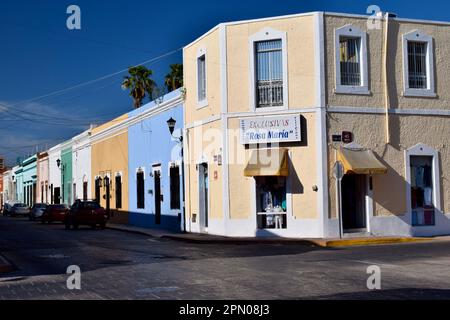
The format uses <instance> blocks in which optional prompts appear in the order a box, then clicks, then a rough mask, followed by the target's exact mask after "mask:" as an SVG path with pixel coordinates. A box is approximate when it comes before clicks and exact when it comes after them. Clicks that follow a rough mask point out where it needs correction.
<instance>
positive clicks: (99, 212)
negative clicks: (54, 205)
mask: <svg viewBox="0 0 450 320" xmlns="http://www.w3.org/2000/svg"><path fill="white" fill-rule="evenodd" d="M107 220H108V215H107V213H106V210H105V209H103V208H102V207H101V206H100V205H99V204H98V203H97V202H96V201H81V200H77V201H76V202H75V203H74V204H73V206H72V207H71V208H70V211H69V213H68V214H67V216H66V220H65V225H66V229H70V228H71V227H73V228H74V229H78V226H80V225H88V226H91V227H92V228H96V227H97V226H100V228H101V229H105V228H106V221H107Z"/></svg>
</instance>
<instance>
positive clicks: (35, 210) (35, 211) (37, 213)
mask: <svg viewBox="0 0 450 320" xmlns="http://www.w3.org/2000/svg"><path fill="white" fill-rule="evenodd" d="M47 206H48V205H47V204H45V203H36V204H35V205H34V206H33V207H32V208H31V212H30V216H29V219H30V220H31V221H34V220H36V219H40V218H41V217H42V215H43V214H44V211H45V210H46V209H47Z"/></svg>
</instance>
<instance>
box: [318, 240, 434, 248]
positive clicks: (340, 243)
mask: <svg viewBox="0 0 450 320" xmlns="http://www.w3.org/2000/svg"><path fill="white" fill-rule="evenodd" d="M432 240H434V239H432V238H373V239H344V240H327V241H325V242H326V243H325V246H326V247H330V248H336V247H353V246H369V245H380V244H399V243H414V242H427V241H432Z"/></svg>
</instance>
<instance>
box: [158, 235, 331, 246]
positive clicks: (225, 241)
mask: <svg viewBox="0 0 450 320" xmlns="http://www.w3.org/2000/svg"><path fill="white" fill-rule="evenodd" d="M161 238H164V239H170V240H174V241H182V242H187V243H201V244H285V245H308V246H315V247H317V246H319V247H322V245H321V244H319V241H314V240H307V239H270V238H268V239H263V238H262V239H258V238H254V239H253V238H252V239H245V238H244V239H236V238H226V237H225V238H223V239H195V238H189V237H183V236H172V235H164V236H162V237H161Z"/></svg>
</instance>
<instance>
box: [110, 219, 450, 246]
mask: <svg viewBox="0 0 450 320" xmlns="http://www.w3.org/2000/svg"><path fill="white" fill-rule="evenodd" d="M107 227H108V229H111V230H116V231H123V232H131V233H136V234H142V235H146V236H148V237H152V238H161V239H171V240H176V241H183V242H188V243H203V244H258V243H268V244H301V245H309V246H317V247H324V248H335V247H349V246H365V245H380V244H396V243H411V242H425V241H434V240H435V238H414V237H357V238H345V239H304V238H241V237H223V236H215V235H208V234H198V233H176V232H171V231H166V230H159V229H147V228H140V227H134V226H129V225H120V224H113V223H109V224H108V226H107ZM449 240H450V239H449Z"/></svg>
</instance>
